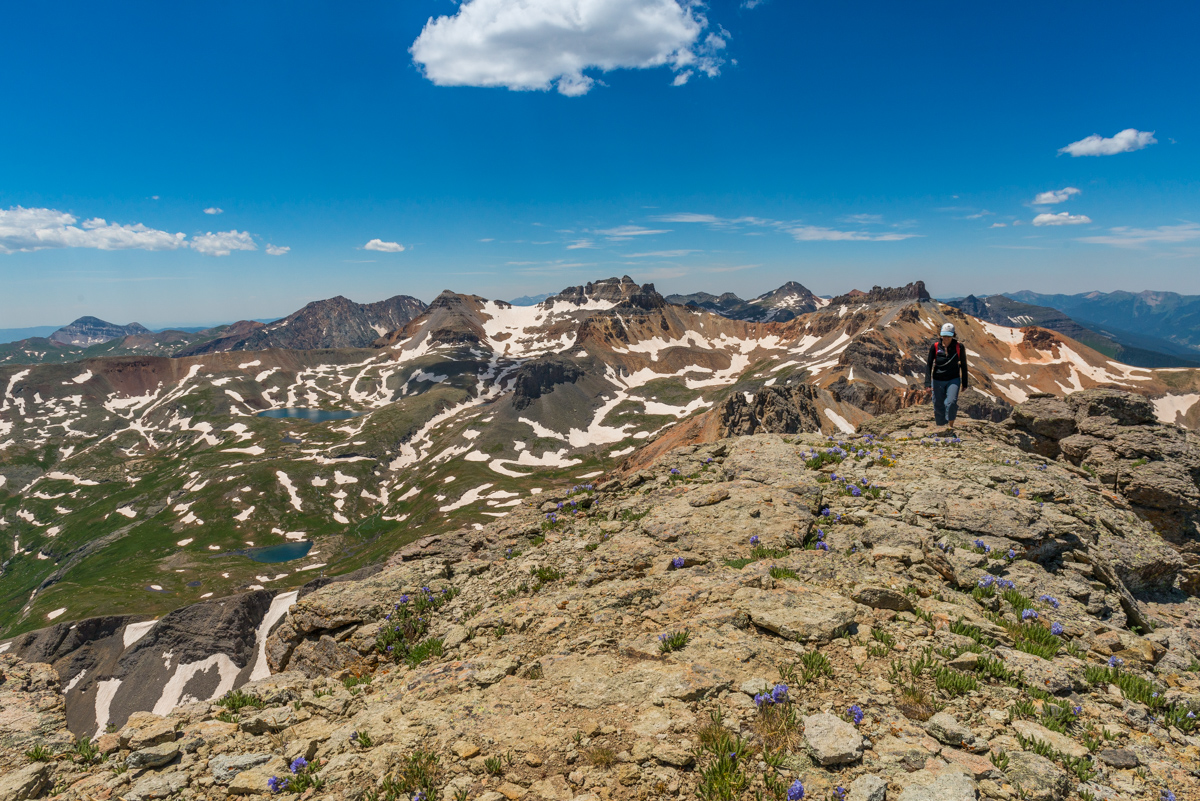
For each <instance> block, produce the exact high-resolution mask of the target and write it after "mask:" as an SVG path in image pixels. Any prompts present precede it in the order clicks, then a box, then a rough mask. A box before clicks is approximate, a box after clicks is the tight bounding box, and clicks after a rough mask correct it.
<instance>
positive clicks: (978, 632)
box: [950, 617, 996, 648]
mask: <svg viewBox="0 0 1200 801" xmlns="http://www.w3.org/2000/svg"><path fill="white" fill-rule="evenodd" d="M950 633H951V634H961V635H962V636H964V637H970V638H971V639H972V640H974V641H975V642H977V643H979V644H980V645H982V646H984V647H985V648H992V647H994V646H995V645H996V641H995V640H993V639H992V638H991V637H988V636H987V635H986V634H984V633H983V629H981V628H979V627H978V626H973V625H971V624H970V623H967V622H966V621H965V620H963V619H962V618H961V617H960V618H959V619H958V620H956V621H954V622H953V623H951V624H950Z"/></svg>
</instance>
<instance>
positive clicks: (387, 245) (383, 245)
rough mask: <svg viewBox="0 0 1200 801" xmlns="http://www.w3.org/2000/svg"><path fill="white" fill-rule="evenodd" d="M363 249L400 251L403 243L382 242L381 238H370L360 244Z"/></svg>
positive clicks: (388, 251) (402, 248) (387, 251)
mask: <svg viewBox="0 0 1200 801" xmlns="http://www.w3.org/2000/svg"><path fill="white" fill-rule="evenodd" d="M362 249H363V250H377V251H379V252H380V253H402V252H403V251H404V245H401V244H400V243H399V242H384V241H383V240H382V239H372V240H371V241H370V242H368V243H367V244H365V245H363V246H362Z"/></svg>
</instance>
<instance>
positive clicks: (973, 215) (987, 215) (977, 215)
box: [966, 209, 995, 220]
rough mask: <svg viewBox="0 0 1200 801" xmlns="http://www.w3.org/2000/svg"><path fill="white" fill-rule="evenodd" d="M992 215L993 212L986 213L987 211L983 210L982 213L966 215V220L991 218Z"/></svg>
mask: <svg viewBox="0 0 1200 801" xmlns="http://www.w3.org/2000/svg"><path fill="white" fill-rule="evenodd" d="M993 214H995V212H993V211H988V210H987V209H983V210H982V211H977V212H975V213H974V214H968V215H967V216H966V219H968V220H982V219H983V218H984V217H990V216H992V215H993Z"/></svg>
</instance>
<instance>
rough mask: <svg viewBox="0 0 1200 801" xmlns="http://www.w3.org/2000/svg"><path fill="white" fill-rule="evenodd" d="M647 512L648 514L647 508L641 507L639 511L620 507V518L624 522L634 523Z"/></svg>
mask: <svg viewBox="0 0 1200 801" xmlns="http://www.w3.org/2000/svg"><path fill="white" fill-rule="evenodd" d="M648 514H650V509H649V508H647V509H643V510H642V511H640V512H635V511H633V510H632V509H622V510H621V520H622V521H623V522H625V523H635V522H637V521H638V520H641V519H642V518H643V517H645V516H646V515H648Z"/></svg>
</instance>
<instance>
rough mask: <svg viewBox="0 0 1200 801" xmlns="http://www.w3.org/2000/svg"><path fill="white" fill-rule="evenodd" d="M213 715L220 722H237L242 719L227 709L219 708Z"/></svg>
mask: <svg viewBox="0 0 1200 801" xmlns="http://www.w3.org/2000/svg"><path fill="white" fill-rule="evenodd" d="M214 717H216V719H217V720H219V721H221V722H222V723H237V722H238V721H239V720H241V719H242V716H241V715H238V714H235V713H233V712H230V711H229V710H228V709H223V710H221V711H220V712H218V713H217V714H216V715H215V716H214Z"/></svg>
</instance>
